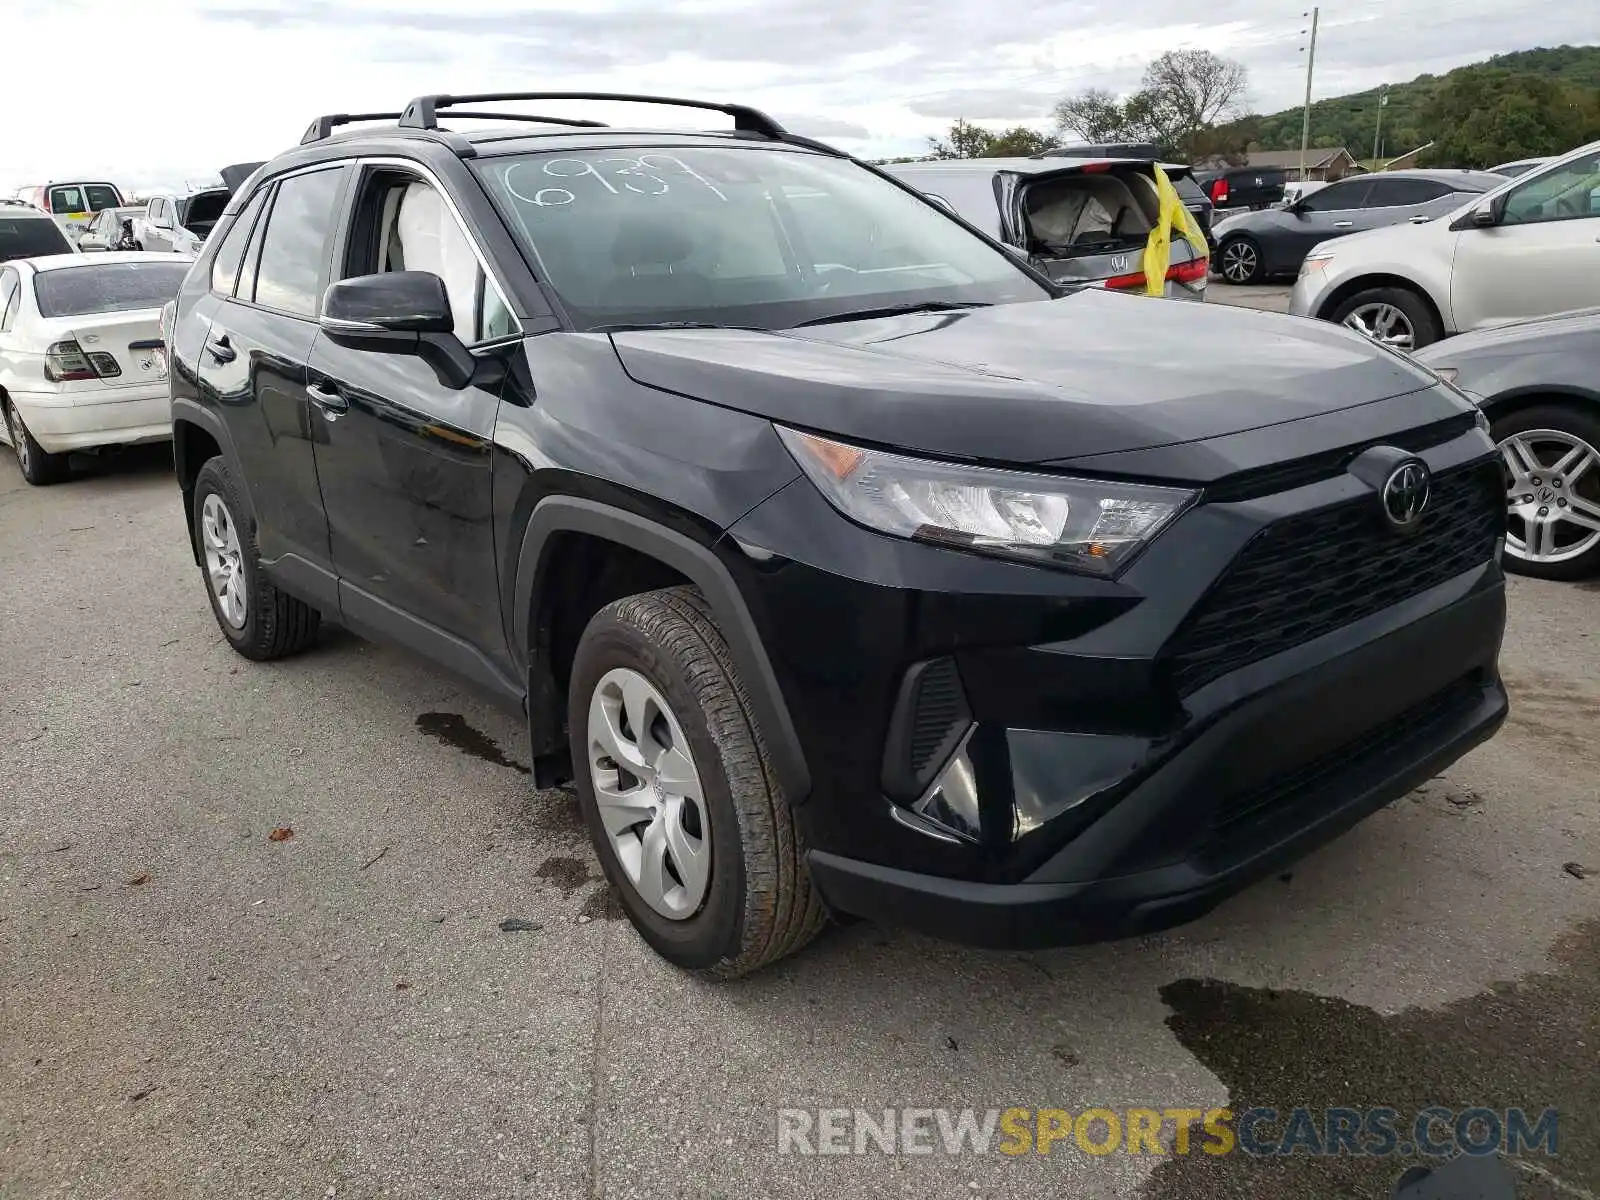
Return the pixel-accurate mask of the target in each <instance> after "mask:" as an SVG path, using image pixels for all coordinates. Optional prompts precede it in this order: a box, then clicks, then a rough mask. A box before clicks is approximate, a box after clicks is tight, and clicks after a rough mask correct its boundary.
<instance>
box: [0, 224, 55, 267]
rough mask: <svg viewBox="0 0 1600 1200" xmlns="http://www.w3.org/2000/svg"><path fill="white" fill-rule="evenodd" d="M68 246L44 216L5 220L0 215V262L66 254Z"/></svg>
mask: <svg viewBox="0 0 1600 1200" xmlns="http://www.w3.org/2000/svg"><path fill="white" fill-rule="evenodd" d="M71 251H72V244H71V243H70V242H68V241H67V235H66V234H64V233H62V232H61V227H60V226H59V225H57V224H56V223H55V222H54V221H52V220H50V218H48V217H38V216H27V217H7V216H5V215H4V214H3V213H0V262H4V261H6V260H7V259H11V258H32V257H34V256H35V255H39V254H69V253H71Z"/></svg>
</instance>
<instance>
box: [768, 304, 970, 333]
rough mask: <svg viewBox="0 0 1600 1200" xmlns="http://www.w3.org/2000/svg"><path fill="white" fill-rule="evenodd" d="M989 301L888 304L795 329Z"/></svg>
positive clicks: (952, 309)
mask: <svg viewBox="0 0 1600 1200" xmlns="http://www.w3.org/2000/svg"><path fill="white" fill-rule="evenodd" d="M989 307H991V306H990V304H989V302H988V301H987V300H924V301H923V302H922V303H920V304H886V305H884V306H883V307H882V308H854V309H851V310H850V311H848V312H841V313H829V314H828V315H827V316H825V317H812V318H811V319H810V320H809V321H801V322H800V323H799V324H797V325H795V326H794V328H795V329H803V328H805V327H806V326H807V325H832V324H834V323H835V322H838V321H870V320H871V319H872V318H874V317H900V316H905V315H906V314H908V313H925V312H955V311H957V310H960V309H964V308H989Z"/></svg>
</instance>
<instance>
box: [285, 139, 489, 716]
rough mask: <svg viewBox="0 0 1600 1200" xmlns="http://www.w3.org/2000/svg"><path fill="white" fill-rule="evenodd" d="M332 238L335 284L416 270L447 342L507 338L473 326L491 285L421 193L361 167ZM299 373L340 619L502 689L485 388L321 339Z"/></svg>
mask: <svg viewBox="0 0 1600 1200" xmlns="http://www.w3.org/2000/svg"><path fill="white" fill-rule="evenodd" d="M346 232H347V236H346V238H345V239H344V246H343V251H342V253H338V254H337V257H338V269H337V272H336V274H338V275H339V276H340V277H342V278H353V277H356V276H362V275H372V274H379V273H383V272H388V271H399V270H407V271H426V272H429V273H431V274H434V275H437V276H439V277H440V278H441V279H442V280H443V281H444V284H445V289H446V292H447V293H448V295H449V297H450V301H451V307H452V310H453V314H454V317H455V326H456V331H457V335H458V336H459V338H460V340H461V341H462V342H464V343H468V344H471V343H475V342H478V341H481V340H484V339H485V338H488V337H492V336H494V334H495V333H497V332H501V333H503V332H507V331H508V330H506V329H500V330H496V329H493V328H485V327H484V323H483V319H482V316H481V315H480V314H481V311H482V308H483V305H482V297H483V296H484V295H485V294H486V292H485V289H489V290H490V291H492V290H493V289H494V288H495V285H494V284H493V282H491V281H488V280H487V279H486V277H485V276H484V273H483V271H482V268H481V267H480V265H479V262H478V258H477V255H476V254H475V252H474V249H473V246H472V244H471V242H470V241H469V239H468V235H467V233H466V231H465V230H463V229H462V227H461V225H460V223H459V222H458V221H457V220H456V218H455V216H454V214H453V213H452V212H451V210H450V208H449V206H448V205H447V204H446V203H445V202H444V200H443V198H442V196H441V195H440V193H439V192H438V190H437V189H436V188H434V187H433V186H432V185H431V184H430V183H428V182H425V181H423V180H421V179H420V178H418V177H417V176H415V175H412V174H410V173H409V172H406V171H402V170H399V169H393V168H388V167H382V168H379V167H369V168H366V169H365V171H364V174H363V176H362V178H361V179H360V180H359V181H358V183H357V185H356V189H355V192H354V203H353V204H352V207H351V215H350V219H349V222H348V225H347V227H346ZM336 253H337V252H336ZM491 307H492V306H491ZM310 365H311V378H310V382H311V385H312V399H313V411H312V415H311V419H312V421H313V423H314V424H315V426H316V427H317V433H316V459H317V474H318V478H319V479H320V480H321V485H322V497H323V503H324V505H325V508H326V512H327V517H328V528H329V536H330V540H331V546H332V552H333V561H334V564H335V567H336V569H337V571H338V574H339V579H340V603H341V606H342V607H343V609H344V612H345V615H346V618H347V619H348V620H351V621H352V622H354V623H356V624H363V623H364V624H367V625H376V626H378V627H379V629H380V631H381V632H385V633H388V634H390V635H392V636H396V637H398V638H400V639H401V640H403V641H409V642H411V643H412V644H413V645H415V646H416V648H418V649H420V650H422V651H424V652H425V653H430V654H432V655H434V656H435V657H437V658H441V659H444V660H446V661H448V662H449V663H450V665H452V666H455V667H456V668H458V669H461V670H464V671H465V672H466V673H467V674H468V675H470V676H474V677H478V678H479V679H480V680H481V681H482V682H484V683H487V684H489V685H490V686H495V687H498V686H501V685H502V684H504V683H506V682H507V681H509V680H510V679H511V678H513V675H512V666H511V657H510V654H509V649H508V646H507V644H506V637H505V627H504V624H503V622H502V620H501V612H500V605H499V602H498V597H499V594H500V586H499V578H498V565H497V559H496V555H495V546H494V508H493V503H492V491H491V485H492V456H491V445H492V443H491V438H492V436H493V433H494V427H495V421H496V417H497V413H498V410H499V404H500V400H499V395H500V385H499V382H498V380H493V381H492V382H488V383H479V382H474V383H469V384H468V385H467V386H466V387H464V388H460V389H456V388H452V387H449V386H446V385H445V384H444V383H442V382H441V381H440V379H439V378H438V376H437V375H436V374H435V372H434V369H433V367H431V366H430V365H429V364H428V363H427V362H426V361H425V360H424V359H423V358H421V357H419V356H417V355H416V354H414V353H396V352H389V351H385V350H383V349H380V348H374V347H372V345H371V343H359V342H355V343H353V342H349V341H345V340H342V339H340V338H338V337H335V336H331V335H330V334H328V333H327V332H324V333H323V334H322V335H321V336H320V337H318V339H317V342H316V346H315V349H314V351H313V353H312V358H311V364H310ZM462 643H464V644H465V645H466V646H467V647H470V648H471V649H470V650H468V651H463V649H462V648H461V644H462Z"/></svg>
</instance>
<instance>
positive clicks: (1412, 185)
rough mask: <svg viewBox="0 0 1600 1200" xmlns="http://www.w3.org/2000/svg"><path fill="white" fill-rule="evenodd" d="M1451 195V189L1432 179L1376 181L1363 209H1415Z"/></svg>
mask: <svg viewBox="0 0 1600 1200" xmlns="http://www.w3.org/2000/svg"><path fill="white" fill-rule="evenodd" d="M1449 194H1450V189H1449V188H1447V187H1446V186H1445V185H1444V184H1442V183H1437V182H1435V181H1434V180H1432V179H1374V180H1373V181H1372V191H1371V192H1370V193H1368V195H1367V202H1366V204H1365V205H1364V206H1363V207H1366V208H1405V207H1411V208H1414V207H1416V206H1417V205H1419V204H1427V203H1429V202H1430V201H1433V200H1438V199H1439V198H1440V197H1442V196H1448V195H1449Z"/></svg>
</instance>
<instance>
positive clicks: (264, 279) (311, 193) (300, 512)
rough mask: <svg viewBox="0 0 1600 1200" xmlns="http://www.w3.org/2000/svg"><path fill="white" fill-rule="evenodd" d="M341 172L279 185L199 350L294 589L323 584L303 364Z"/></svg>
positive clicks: (273, 550)
mask: <svg viewBox="0 0 1600 1200" xmlns="http://www.w3.org/2000/svg"><path fill="white" fill-rule="evenodd" d="M345 173H346V169H345V168H343V167H331V168H323V169H321V170H317V171H311V172H306V173H302V174H298V175H291V176H289V177H287V178H286V179H283V180H282V181H281V182H279V183H278V184H277V186H276V188H275V189H274V191H273V194H272V196H271V197H270V199H269V200H268V202H267V205H266V209H265V212H264V213H263V215H262V217H261V218H260V219H259V220H258V221H257V222H256V226H255V229H254V230H253V231H252V233H251V235H250V242H249V244H248V246H247V248H246V250H245V253H244V261H243V262H242V264H241V265H240V268H239V275H238V282H237V286H236V288H235V289H234V294H233V296H232V298H230V299H228V300H226V301H225V302H223V303H222V304H220V305H219V307H218V309H217V312H216V315H215V316H214V317H213V319H212V321H211V328H210V331H209V334H208V336H207V338H206V342H205V346H204V349H203V350H201V352H200V354H199V369H200V372H201V377H202V381H203V383H204V385H205V387H206V390H207V392H208V393H209V394H210V395H211V396H212V397H214V399H215V402H216V404H217V405H218V406H219V407H220V408H221V409H222V411H223V414H224V419H225V420H226V422H227V425H228V430H229V433H230V435H231V437H232V441H233V449H234V451H235V452H236V454H237V455H238V460H239V466H240V468H241V469H242V470H243V471H244V474H245V477H246V479H247V480H248V484H249V491H250V498H251V502H252V504H253V505H254V508H255V518H256V542H257V545H258V547H259V549H260V552H261V558H262V561H263V562H264V563H266V564H267V565H268V569H269V570H275V571H276V572H279V573H281V575H282V576H283V577H285V578H287V577H289V576H291V575H292V576H293V579H292V582H291V584H290V586H291V589H292V590H300V591H302V592H304V591H307V590H314V589H316V588H318V587H324V588H326V589H329V590H331V587H332V575H331V573H329V572H330V563H329V557H330V556H329V552H328V524H327V518H326V517H325V515H324V513H323V508H322V499H321V495H320V493H319V490H318V486H317V476H316V463H315V458H314V455H313V452H312V446H311V439H312V438H313V436H315V435H316V433H317V432H318V430H319V427H318V426H316V425H314V424H313V423H312V422H311V420H310V417H309V413H308V409H309V407H310V401H309V400H308V398H307V396H306V383H307V374H306V363H307V361H308V359H309V358H310V357H311V349H312V345H313V343H314V342H315V341H316V337H317V323H316V313H317V308H318V301H319V299H320V296H321V292H322V287H323V282H324V280H325V279H326V276H327V247H328V235H329V232H330V230H331V228H332V225H333V216H334V209H335V206H336V204H337V202H338V199H339V193H340V189H341V187H342V185H343V181H344V176H345ZM230 236H231V230H230ZM219 257H221V251H220V250H219ZM310 598H312V599H314V600H322V599H324V597H323V596H321V595H314V596H312V597H310Z"/></svg>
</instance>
